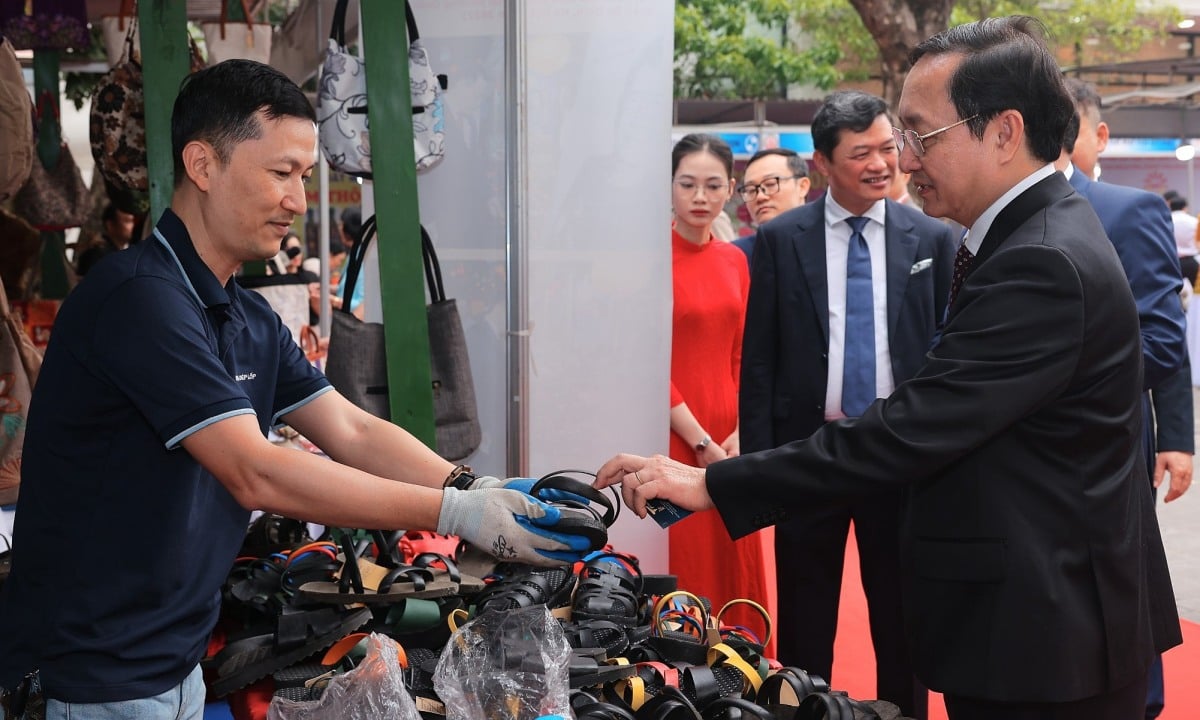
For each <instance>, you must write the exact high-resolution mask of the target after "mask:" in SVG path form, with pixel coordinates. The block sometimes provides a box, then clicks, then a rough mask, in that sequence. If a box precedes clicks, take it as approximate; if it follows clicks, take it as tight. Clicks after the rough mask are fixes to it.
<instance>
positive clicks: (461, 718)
mask: <svg viewBox="0 0 1200 720" xmlns="http://www.w3.org/2000/svg"><path fill="white" fill-rule="evenodd" d="M570 657H571V646H570V645H568V644H567V639H566V637H565V636H564V635H563V631H562V626H561V625H559V624H558V621H557V620H555V619H554V617H553V616H552V615H551V614H550V611H549V610H547V609H546V606H545V605H537V606H534V607H528V608H523V609H520V610H509V611H504V612H499V611H492V612H485V613H484V614H483V615H480V616H479V617H477V618H475V619H474V620H472V621H471V622H469V623H467V624H466V625H463V626H462V627H460V628H459V629H458V630H457V631H456V632H455V633H454V634H453V635H452V636H451V637H450V641H449V642H448V643H446V648H445V649H444V650H443V651H442V657H441V659H440V660H439V661H438V664H437V670H436V671H435V672H434V674H433V687H434V689H435V690H437V694H438V697H440V698H441V699H442V702H444V703H445V704H446V717H447V718H448V720H534V719H535V718H538V717H542V716H545V715H561V716H563V717H571V702H570V692H571V690H570V677H569V674H568V673H569V671H568V667H567V666H568V663H569V660H570Z"/></svg>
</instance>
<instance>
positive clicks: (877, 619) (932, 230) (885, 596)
mask: <svg viewBox="0 0 1200 720" xmlns="http://www.w3.org/2000/svg"><path fill="white" fill-rule="evenodd" d="M812 135H813V145H814V147H815V153H814V156H813V164H814V165H815V166H816V167H817V169H818V170H819V171H820V172H821V173H822V174H823V175H824V176H825V177H827V178H829V191H828V193H826V194H825V195H824V196H822V197H821V198H819V199H818V200H816V201H815V202H813V203H810V204H808V205H804V206H802V207H798V208H795V209H791V210H787V211H786V212H784V213H781V214H780V215H779V216H777V217H776V218H775V219H774V220H772V221H770V222H767V223H765V224H764V225H762V226H761V227H760V228H759V230H758V237H757V239H756V240H755V243H754V244H755V247H756V248H757V250H756V252H755V254H754V260H753V262H752V264H751V265H752V267H751V282H750V299H749V304H748V306H747V310H746V328H745V333H744V336H743V340H742V380H741V392H740V393H739V396H738V415H739V419H740V426H741V439H742V451H743V452H754V451H758V450H767V449H770V448H774V447H778V446H780V445H783V444H784V443H787V442H791V441H792V440H800V439H803V438H806V437H808V436H809V435H811V434H812V433H813V431H814V430H816V429H817V428H819V427H820V426H821V425H823V424H824V423H825V422H827V421H830V420H837V419H839V418H843V417H847V416H856V415H858V414H859V413H860V412H861V411H862V408H861V407H859V408H853V407H847V406H846V405H845V404H844V403H843V398H842V392H841V391H842V389H843V384H844V383H843V379H844V378H845V377H846V376H847V375H850V374H853V373H854V372H855V371H856V370H858V369H860V368H856V367H854V366H853V363H854V359H853V354H852V353H847V352H846V339H847V327H846V316H847V312H846V308H847V298H846V292H847V284H848V281H847V266H848V255H849V253H848V243H850V242H851V241H852V237H851V236H852V232H851V227H850V225H849V223H848V219H849V218H853V217H856V216H861V217H867V218H869V219H870V220H869V222H868V223H867V224H866V226H865V227H864V228H863V234H864V236H865V240H866V241H867V244H868V247H869V248H870V258H871V261H872V262H871V270H872V274H873V281H874V282H873V283H872V285H873V293H872V295H873V299H874V300H875V307H874V309H875V310H876V311H877V312H876V322H875V323H873V328H872V329H873V334H874V340H875V342H874V349H875V350H877V353H876V356H872V357H869V358H867V359H866V363H865V364H866V365H867V368H866V372H867V373H868V376H869V378H870V396H869V399H868V402H869V400H873V399H874V398H876V397H886V396H887V395H889V394H891V391H892V389H893V388H894V387H895V385H896V384H897V383H900V382H903V381H905V380H907V379H909V378H910V377H912V376H913V374H915V373H916V371H917V370H918V369H919V368H920V367H921V365H923V364H924V362H925V352H926V351H927V350H928V349H929V343H930V340H931V338H932V337H933V335H934V333H935V332H936V330H937V325H938V323H939V322H940V321H941V319H942V317H943V315H944V313H945V310H946V298H947V296H948V294H949V291H950V276H951V272H952V270H953V267H954V253H955V249H956V242H955V237H954V235H953V233H952V231H951V230H950V228H949V227H947V226H946V225H945V224H944V223H941V222H938V221H937V220H934V219H932V218H929V217H926V216H925V215H923V214H922V213H921V212H920V211H919V210H916V209H914V208H910V207H906V206H903V205H900V204H898V203H895V202H893V201H891V200H889V199H887V195H888V192H889V190H890V189H891V186H892V180H893V177H894V176H895V175H896V174H897V168H896V157H897V151H896V141H895V139H894V138H893V137H892V124H891V121H890V120H889V119H888V115H887V104H886V103H884V101H883V100H882V99H881V98H878V97H875V96H874V95H868V94H866V93H863V92H839V93H834V94H833V95H830V96H829V98H827V99H826V101H825V103H824V104H823V105H822V106H821V108H820V110H818V111H817V114H816V116H815V117H814V118H813V122H812ZM877 358H878V359H880V362H878V363H876V362H875V360H876V359H877ZM901 501H902V488H901V487H900V486H894V487H889V488H881V489H880V490H879V491H877V492H874V493H871V494H870V495H869V496H867V497H863V498H855V499H853V500H848V501H846V502H839V503H829V504H820V505H811V506H809V507H806V508H804V509H803V510H802V511H800V512H797V513H796V514H795V515H793V516H792V518H791V519H789V520H788V521H787V522H784V523H779V525H778V526H777V528H776V534H775V558H776V559H775V562H776V566H777V573H776V583H777V586H778V589H779V618H778V620H779V623H778V628H779V631H778V636H777V637H778V638H779V659H780V661H781V662H782V663H783V664H784V665H794V666H796V667H801V668H804V669H805V670H807V671H808V672H810V673H815V674H817V675H820V676H822V677H824V678H826V679H827V680H830V681H832V680H833V678H832V677H831V672H832V668H833V644H834V631H835V630H836V628H837V616H838V600H839V598H840V595H841V585H842V561H843V559H844V557H845V552H846V537H847V533H848V531H849V528H850V521H851V520H853V521H854V536H855V541H856V542H857V544H858V554H859V558H860V562H859V566H860V568H861V572H862V581H863V588H864V589H865V590H866V595H867V604H868V607H869V616H870V623H871V640H872V644H873V645H874V649H875V665H876V680H877V682H876V689H877V693H878V697H879V698H881V699H884V700H889V701H891V702H894V703H896V705H898V706H899V707H900V709H901V710H902V711H903V712H904V714H905V715H907V716H911V717H918V718H923V717H925V716H926V714H927V705H928V700H927V693H926V692H925V689H924V688H923V687H921V686H920V685H919V684H918V683H916V680H915V678H914V676H913V671H912V661H911V660H910V658H909V653H908V647H907V644H906V643H905V641H904V632H903V618H902V615H901V610H900V607H901V605H900V559H899V555H898V552H897V541H898V539H899V518H900V505H901Z"/></svg>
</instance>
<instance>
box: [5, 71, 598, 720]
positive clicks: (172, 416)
mask: <svg viewBox="0 0 1200 720" xmlns="http://www.w3.org/2000/svg"><path fill="white" fill-rule="evenodd" d="M314 121H315V116H314V113H313V109H312V107H311V105H310V104H309V102H308V100H307V99H305V97H304V95H303V93H302V92H301V91H300V89H299V88H298V87H296V85H295V84H294V83H292V82H291V81H290V80H288V79H287V78H286V77H284V76H283V75H282V74H280V73H279V72H277V71H275V70H273V69H271V68H270V67H268V66H266V65H262V64H259V63H255V62H251V61H242V60H234V61H228V62H225V63H221V64H219V65H216V66H214V67H211V68H208V69H206V70H203V71H201V72H199V73H196V74H195V75H193V76H191V77H189V78H188V79H187V80H185V81H184V83H183V85H182V87H181V90H180V93H179V96H178V98H177V99H176V101H175V107H174V111H173V114H172V118H171V141H172V152H173V154H174V159H175V188H174V195H173V197H172V200H171V208H170V209H169V210H167V211H165V212H164V213H163V215H162V217H161V218H160V220H159V222H158V225H157V227H155V229H154V233H153V235H152V236H151V237H150V238H147V240H146V241H144V242H142V243H140V244H139V245H137V246H135V247H134V248H133V249H130V250H128V251H126V252H123V253H118V254H114V255H111V256H109V257H107V258H105V259H104V260H103V261H102V262H100V263H99V264H98V265H97V266H96V267H95V268H94V269H93V270H92V272H90V273H89V274H88V277H87V279H86V280H85V281H84V282H83V283H81V284H80V285H79V287H78V288H77V289H76V290H75V291H74V293H72V295H71V296H70V297H69V298H67V300H66V301H65V302H64V303H63V306H62V309H61V312H60V313H59V315H58V319H57V321H56V325H55V328H54V335H53V339H52V340H51V342H50V346H49V348H48V349H47V351H46V357H45V363H44V364H43V366H42V371H41V378H40V382H39V383H38V384H37V390H36V391H35V393H34V397H33V401H32V403H31V407H30V411H29V424H28V428H27V431H26V443H25V448H24V460H23V462H24V468H23V482H22V487H21V499H20V502H19V505H18V508H17V515H16V521H15V538H14V551H13V559H12V560H13V561H12V574H11V576H10V578H9V580H8V581H7V582H6V583H5V586H4V588H3V594H2V595H0V688H9V689H11V688H13V687H14V686H15V685H16V683H17V682H18V681H20V680H21V678H22V677H23V676H24V675H25V673H28V672H30V671H32V670H34V669H35V668H38V669H40V677H41V683H42V687H43V689H44V693H45V697H46V710H47V717H48V718H65V717H69V716H75V717H89V718H110V717H111V718H131V717H138V718H168V717H169V718H176V717H181V718H198V717H200V716H201V715H202V712H203V700H204V688H203V683H202V681H201V679H200V674H199V671H198V666H197V663H198V661H199V660H200V658H201V656H202V655H203V653H204V650H205V645H206V642H207V639H208V635H209V632H210V631H211V629H212V626H213V624H214V622H215V621H216V617H217V610H218V601H219V590H220V587H221V584H222V582H223V580H224V579H225V576H226V574H227V573H228V571H229V568H230V566H231V564H232V561H233V558H234V554H235V552H236V551H237V549H238V547H239V545H240V543H241V540H242V538H243V536H244V534H245V530H246V526H247V521H248V517H249V511H250V509H252V508H257V509H263V510H267V511H271V512H277V513H281V514H284V515H288V516H292V517H302V518H305V519H306V520H311V521H313V522H318V523H323V524H326V525H335V526H346V527H364V528H421V529H437V530H439V531H440V532H448V533H452V534H456V535H460V536H462V537H463V538H464V539H466V540H467V541H468V542H470V543H472V544H475V545H478V546H481V547H482V548H483V549H485V550H489V551H491V552H493V554H498V555H500V554H503V555H504V556H506V557H507V558H509V559H514V560H519V561H522V562H532V563H538V564H554V563H561V562H563V561H567V562H569V561H571V560H573V559H576V558H578V557H579V555H580V554H581V552H582V551H584V550H586V547H587V544H588V543H587V540H586V539H585V538H580V537H575V536H568V535H561V534H558V533H555V532H553V531H552V530H550V529H548V528H550V527H552V526H553V525H554V524H555V523H556V521H557V519H558V510H557V509H556V508H554V507H551V506H547V505H545V504H543V503H540V502H538V501H537V500H534V499H533V498H530V497H529V496H528V495H526V494H524V493H521V492H518V491H516V490H511V489H504V488H500V487H493V488H487V489H478V490H471V491H470V492H465V491H462V490H457V489H455V488H454V487H448V488H446V489H445V490H443V484H446V483H447V481H448V478H452V477H455V476H457V475H458V473H457V472H456V470H457V468H455V467H454V466H453V465H452V464H451V463H448V462H447V461H445V460H443V459H442V458H440V457H439V456H438V455H437V454H435V453H434V452H433V451H432V450H429V449H428V448H426V447H425V446H424V445H422V444H421V443H420V442H418V441H417V440H416V439H415V438H413V437H412V436H411V435H409V434H408V433H407V432H405V431H404V430H402V429H401V428H399V427H397V426H395V425H392V424H391V423H388V422H385V421H382V420H379V419H377V418H375V417H373V416H371V415H369V414H367V413H366V412H364V411H362V410H360V409H359V408H357V407H355V406H354V405H353V404H351V403H350V402H349V401H347V400H346V399H345V398H343V397H342V396H341V395H340V394H338V393H337V392H336V391H334V390H333V389H332V388H331V387H330V385H329V383H328V382H327V381H326V380H325V378H324V376H322V375H321V374H320V372H318V371H316V370H315V369H314V368H313V367H312V366H311V365H310V364H309V363H308V362H307V361H306V360H305V358H304V355H303V353H302V352H301V351H300V349H299V348H298V346H297V345H296V343H295V342H294V341H293V340H292V338H291V335H290V333H289V331H288V330H287V328H285V327H284V326H283V324H282V323H281V322H280V320H279V318H278V317H277V316H276V315H275V314H274V313H273V312H272V311H271V309H270V306H269V305H267V303H266V302H265V301H264V300H262V299H261V298H260V297H259V296H257V295H255V294H254V293H251V292H243V291H242V290H240V289H239V287H238V285H237V283H236V282H234V281H233V280H232V277H233V275H234V273H235V272H236V271H237V269H238V267H239V266H240V265H241V264H242V263H243V262H245V261H248V260H256V259H265V258H268V257H271V256H272V255H274V254H275V253H276V252H278V250H279V243H280V240H281V239H282V238H283V236H284V235H285V234H286V233H287V231H288V228H289V227H290V226H291V224H292V221H293V220H294V219H295V218H296V217H297V216H302V215H303V214H304V211H305V193H304V190H305V188H304V182H305V180H306V179H307V178H308V177H309V176H310V175H311V173H312V168H313V162H314V158H315V155H316V142H317V131H316V126H315V122H314ZM280 422H286V423H287V424H289V425H291V426H292V427H294V428H296V429H297V430H299V431H300V432H302V433H304V435H306V436H307V437H308V438H310V439H311V440H313V442H315V443H316V444H317V445H318V446H320V447H321V448H322V449H324V450H325V451H326V452H327V453H328V455H329V456H330V457H331V458H333V459H334V461H335V462H330V461H328V460H325V459H323V458H319V457H317V456H316V455H312V454H309V453H303V452H296V451H294V450H291V449H288V448H281V447H276V446H274V445H272V444H271V443H270V442H268V441H267V439H266V434H267V430H268V428H269V427H270V426H272V425H274V424H277V423H280ZM394 481H400V482H394ZM485 484H486V483H485ZM494 484H496V485H498V484H500V483H499V481H496V482H495V483H494ZM502 549H503V550H504V552H503V553H501V552H499V551H501V550H502Z"/></svg>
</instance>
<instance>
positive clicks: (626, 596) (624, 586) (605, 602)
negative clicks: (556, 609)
mask: <svg viewBox="0 0 1200 720" xmlns="http://www.w3.org/2000/svg"><path fill="white" fill-rule="evenodd" d="M642 593H643V587H642V571H641V569H640V568H639V567H638V563H637V560H635V559H633V558H631V557H629V556H628V555H622V554H620V553H616V552H611V551H601V552H598V553H593V554H591V555H589V556H588V557H586V558H584V565H583V569H582V570H581V571H580V572H579V587H578V588H576V590H575V602H574V604H573V605H572V608H571V617H572V618H575V619H582V620H607V621H609V622H613V623H617V624H618V625H625V626H632V625H637V624H638V620H639V617H638V616H639V610H640V608H639V600H638V598H639V596H641V595H642Z"/></svg>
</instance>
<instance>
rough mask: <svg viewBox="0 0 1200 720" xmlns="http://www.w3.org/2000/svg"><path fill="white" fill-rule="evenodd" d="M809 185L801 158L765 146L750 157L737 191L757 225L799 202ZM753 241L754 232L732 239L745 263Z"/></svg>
mask: <svg viewBox="0 0 1200 720" xmlns="http://www.w3.org/2000/svg"><path fill="white" fill-rule="evenodd" d="M810 187H812V181H811V180H809V179H808V163H806V162H804V158H802V157H800V155H799V154H798V153H797V152H796V151H795V150H790V149H788V148H767V149H765V150H759V151H758V152H756V153H754V155H753V156H751V158H750V161H749V162H747V163H746V170H745V172H744V173H743V174H742V184H741V185H740V186H738V189H737V190H738V195H739V196H740V197H741V198H742V202H744V203H745V204H746V210H747V211H749V213H750V218H751V219H752V220H753V221H754V224H755V225H756V226H758V225H762V224H763V223H765V222H767V221H768V220H770V219H771V218H773V217H775V216H776V215H778V214H779V213H781V212H784V211H785V210H791V209H792V208H795V207H800V206H801V205H803V204H804V201H805V200H806V199H807V198H808V189H809V188H810ZM754 240H755V236H754V235H747V236H745V237H740V238H737V239H736V240H734V241H733V244H734V245H736V246H738V248H740V249H741V251H742V252H744V253H746V262H752V261H753V260H754Z"/></svg>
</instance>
